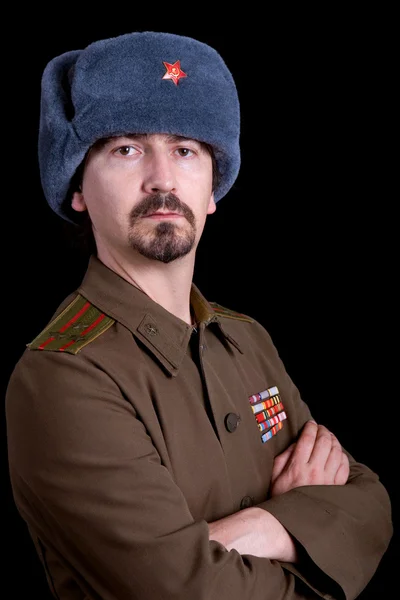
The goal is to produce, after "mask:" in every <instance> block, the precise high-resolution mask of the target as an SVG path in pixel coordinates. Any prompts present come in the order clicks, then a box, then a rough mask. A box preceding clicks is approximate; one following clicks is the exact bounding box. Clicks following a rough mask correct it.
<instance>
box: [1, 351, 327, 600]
mask: <svg viewBox="0 0 400 600" xmlns="http://www.w3.org/2000/svg"><path fill="white" fill-rule="evenodd" d="M6 416H7V435H8V451H9V465H10V473H11V481H12V486H13V493H14V498H15V500H16V504H17V506H18V509H19V511H20V513H21V515H22V517H23V518H24V520H25V521H26V522H27V524H28V526H29V529H30V531H31V532H32V531H34V532H35V535H36V536H37V537H38V539H39V540H40V543H41V544H43V545H44V546H46V547H48V548H50V549H51V550H52V552H53V553H54V554H56V555H57V556H59V557H61V560H62V562H63V564H64V566H65V568H66V569H68V570H69V571H70V572H71V574H72V576H73V578H74V579H75V581H77V582H78V583H79V586H80V587H81V589H82V591H83V593H85V594H86V595H87V597H90V598H101V599H102V600H135V599H138V600H139V599H140V600H161V599H162V600H172V599H174V600H187V599H188V598H190V599H191V600H217V599H218V600H225V599H226V600H228V599H229V600H296V599H298V598H310V599H315V598H318V597H320V595H319V594H318V593H314V592H313V591H312V590H311V589H310V588H309V587H307V586H304V587H303V583H302V582H301V580H300V579H298V578H297V577H295V576H294V575H293V574H292V573H290V571H289V570H287V569H285V568H283V566H282V565H281V564H279V563H278V562H277V561H269V560H267V559H263V558H257V557H254V556H247V555H246V556H241V555H240V554H239V553H237V552H236V551H234V550H232V551H230V552H228V551H227V550H226V549H225V548H224V547H223V546H222V545H221V544H219V543H218V542H214V541H213V542H210V541H209V538H208V525H207V523H206V522H205V521H197V522H196V521H194V519H193V517H192V516H191V514H190V511H189V509H188V506H187V503H186V501H185V498H184V497H183V494H182V492H181V491H180V489H179V488H178V486H177V485H176V484H175V482H174V480H173V477H172V476H171V473H170V472H169V471H168V470H167V469H166V468H165V467H164V466H163V465H162V464H161V461H160V457H159V455H158V453H157V451H156V449H155V447H154V445H153V444H152V441H151V439H150V438H149V436H148V434H147V432H146V429H145V427H144V425H143V423H142V422H141V420H140V416H139V415H137V414H135V411H134V409H133V407H132V406H131V404H129V403H128V402H127V401H126V400H125V399H124V397H123V395H122V393H121V391H120V389H119V388H118V386H117V385H116V383H115V382H114V381H113V380H112V379H111V377H110V376H109V375H107V374H106V373H105V372H104V371H103V370H101V369H100V368H98V367H97V366H96V365H94V364H93V363H90V362H88V361H85V358H84V357H83V356H82V355H76V356H73V355H69V354H66V353H65V354H62V353H55V352H31V351H28V352H27V353H26V354H25V355H24V357H23V360H22V361H20V364H19V365H17V368H16V369H15V370H14V373H13V375H12V377H11V379H10V382H9V386H8V390H7V404H6ZM282 512H283V513H285V510H284V507H283V508H282ZM285 514H286V513H285ZM55 585H56V586H57V582H55Z"/></svg>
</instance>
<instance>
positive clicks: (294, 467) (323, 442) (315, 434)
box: [271, 421, 350, 497]
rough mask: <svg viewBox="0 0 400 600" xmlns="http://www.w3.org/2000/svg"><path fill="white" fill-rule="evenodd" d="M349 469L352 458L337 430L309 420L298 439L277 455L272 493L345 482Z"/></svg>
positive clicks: (276, 493)
mask: <svg viewBox="0 0 400 600" xmlns="http://www.w3.org/2000/svg"><path fill="white" fill-rule="evenodd" d="M349 472H350V466H349V460H348V458H347V456H346V454H345V453H344V452H343V450H342V447H341V445H340V443H339V441H338V440H337V438H336V437H335V436H334V435H333V433H331V432H330V431H329V430H328V429H327V428H326V427H324V426H323V425H317V423H315V421H307V423H306V424H305V426H304V429H303V431H302V432H301V434H300V437H299V439H298V440H297V442H294V443H293V444H291V445H290V446H289V447H288V448H287V449H286V450H285V451H284V452H282V454H279V455H278V456H277V457H276V458H275V461H274V466H273V469H272V478H271V496H272V497H273V496H279V495H280V494H283V493H285V492H288V491H289V490H291V489H293V488H296V487H300V486H303V485H344V484H345V483H346V482H347V479H348V477H349Z"/></svg>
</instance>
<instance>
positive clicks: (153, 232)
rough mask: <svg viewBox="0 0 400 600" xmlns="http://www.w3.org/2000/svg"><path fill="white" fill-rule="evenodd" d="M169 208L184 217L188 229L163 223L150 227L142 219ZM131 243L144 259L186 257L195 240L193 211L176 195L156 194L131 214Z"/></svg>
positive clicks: (167, 222) (170, 260) (171, 259)
mask: <svg viewBox="0 0 400 600" xmlns="http://www.w3.org/2000/svg"><path fill="white" fill-rule="evenodd" d="M160 209H166V210H169V211H171V212H175V213H179V214H181V215H182V216H183V217H184V218H185V219H186V221H187V223H188V225H187V226H182V225H181V224H179V225H178V224H176V223H174V222H171V221H161V222H160V223H157V224H156V225H153V226H150V223H149V222H146V221H143V217H145V216H147V215H150V214H152V213H155V212H157V211H158V210H160ZM129 225H130V228H129V243H130V245H131V247H132V248H133V249H134V250H136V251H137V252H139V253H140V254H141V255H142V256H145V257H146V258H150V259H152V260H158V261H160V262H163V263H170V262H172V261H173V260H177V259H178V258H182V257H183V256H186V255H187V254H188V253H189V252H190V251H191V250H192V248H193V246H194V243H195V239H196V220H195V216H194V213H193V212H192V210H191V209H190V208H189V207H188V206H187V205H186V204H184V203H183V202H181V201H180V200H179V198H178V197H177V196H175V194H172V193H170V194H166V195H163V194H153V195H152V196H148V197H147V198H145V199H144V200H142V202H140V203H139V204H138V205H137V206H136V207H135V208H134V209H133V210H132V211H131V213H130V215H129Z"/></svg>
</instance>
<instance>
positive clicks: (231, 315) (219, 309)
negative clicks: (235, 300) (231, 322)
mask: <svg viewBox="0 0 400 600" xmlns="http://www.w3.org/2000/svg"><path fill="white" fill-rule="evenodd" d="M210 305H211V306H212V308H213V310H214V312H215V314H217V315H218V316H219V317H226V318H228V319H236V320H237V321H246V322H247V323H254V319H252V318H251V317H249V316H248V315H243V314H242V313H238V312H236V311H234V310H231V309H230V308H226V307H225V306H221V304H217V302H210Z"/></svg>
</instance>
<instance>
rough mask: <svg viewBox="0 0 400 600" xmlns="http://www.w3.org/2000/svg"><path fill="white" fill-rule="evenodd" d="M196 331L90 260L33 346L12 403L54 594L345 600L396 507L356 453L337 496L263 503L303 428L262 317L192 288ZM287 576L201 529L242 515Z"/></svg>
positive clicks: (20, 477) (34, 532) (96, 598)
mask: <svg viewBox="0 0 400 600" xmlns="http://www.w3.org/2000/svg"><path fill="white" fill-rule="evenodd" d="M191 306H192V309H193V311H194V313H195V318H196V321H197V325H196V327H195V328H194V327H192V326H189V325H188V324H186V323H185V322H183V321H182V320H181V319H179V318H177V317H176V316H174V315H173V314H171V313H170V312H168V311H167V310H165V309H164V308H163V307H161V306H160V305H158V304H157V303H155V302H154V301H152V300H151V299H150V298H149V297H148V296H147V295H145V294H144V293H143V292H141V291H140V290H138V289H137V288H136V287H134V286H132V285H131V284H129V283H128V282H127V281H125V280H124V279H122V278H121V277H119V276H118V275H117V274H116V273H114V272H113V271H111V270H110V269H108V268H107V267H106V266H105V265H104V264H102V263H101V262H100V261H99V260H98V259H97V258H96V257H92V258H91V260H90V263H89V267H88V270H87V272H86V274H85V277H84V279H83V282H82V284H81V286H80V287H79V289H78V290H76V291H75V292H74V293H73V294H72V295H71V296H69V297H68V298H67V299H66V300H65V302H63V304H62V306H60V307H59V309H58V310H57V311H56V313H55V314H54V316H53V318H52V320H51V322H50V323H49V325H48V327H46V329H45V330H44V331H43V332H42V333H41V334H40V335H39V336H38V337H37V338H36V339H35V340H34V341H33V342H32V343H31V344H30V345H29V346H28V348H27V349H26V350H25V352H24V353H23V355H22V357H21V358H20V360H19V362H18V363H17V365H16V367H15V369H14V372H13V373H12V376H11V379H10V382H9V385H8V390H7V398H6V417H7V436H8V452H9V465H10V474H11V482H12V488H13V493H14V498H15V502H16V505H17V507H18V510H19V512H20V514H21V516H22V518H23V519H24V520H25V521H26V523H27V525H28V528H29V532H30V534H31V536H32V539H33V541H34V543H35V545H36V549H37V551H38V553H39V556H40V558H41V560H42V562H43V565H44V568H45V569H46V573H47V578H48V583H49V586H50V589H51V590H52V592H53V594H54V596H55V597H56V598H60V599H62V600H64V599H65V600H78V599H79V600H82V599H91V600H292V599H297V598H313V599H315V598H320V597H322V598H337V599H343V598H345V599H347V600H349V599H352V598H355V597H356V596H357V595H358V594H359V593H360V591H361V590H362V589H363V588H364V587H365V585H366V584H367V583H368V581H369V580H370V578H371V577H372V575H373V573H374V572H375V570H376V568H377V565H378V563H379V561H380V559H381V557H382V555H383V554H384V552H385V551H386V548H387V546H388V543H389V540H390V537H391V534H392V525H391V515H390V503H389V498H388V495H387V492H386V490H385V488H384V487H383V486H382V484H381V482H380V481H379V479H378V476H377V475H376V474H375V473H374V472H372V471H371V470H370V469H369V468H368V467H367V466H365V465H363V464H360V463H357V462H356V461H355V460H354V459H353V458H352V457H350V460H351V471H350V477H349V481H348V483H347V484H346V485H344V486H304V487H299V488H296V489H292V490H291V491H289V492H287V493H284V494H282V495H280V496H275V497H272V498H271V497H270V496H269V485H270V478H271V470H272V466H273V461H274V457H275V456H276V455H277V454H279V453H281V452H283V450H285V449H286V448H287V447H288V445H290V444H291V443H292V442H293V441H295V440H296V438H297V436H298V433H299V431H300V430H301V428H302V427H303V426H304V424H305V422H306V421H307V420H308V419H310V418H312V417H311V414H310V411H309V409H308V407H307V405H306V404H305V403H304V402H303V401H302V399H301V398H300V394H299V391H298V389H297V388H296V386H295V385H294V383H293V382H292V381H291V379H290V377H289V375H288V374H287V372H286V370H285V368H284V365H283V363H282V361H281V359H280V357H279V355H278V352H277V350H276V348H275V347H274V345H273V343H272V341H271V338H270V336H269V335H268V333H267V331H266V330H265V329H264V328H263V326H262V325H261V324H260V323H258V322H257V321H255V320H253V319H251V318H249V317H247V316H245V315H240V314H237V313H234V312H232V311H229V310H225V309H223V308H221V307H219V306H218V305H215V304H214V305H213V304H210V303H208V302H207V301H206V300H205V298H204V297H203V296H202V295H201V293H200V292H199V290H198V289H197V288H196V286H194V285H193V287H192V293H191ZM252 505H253V506H258V507H261V508H263V509H265V510H267V511H269V512H270V513H272V514H273V515H274V516H275V517H276V518H277V519H278V520H279V521H280V522H281V523H282V524H283V525H284V527H285V528H286V529H287V530H288V531H289V532H290V534H291V535H292V536H293V537H294V539H295V540H296V541H297V543H298V545H299V548H300V549H301V552H300V560H299V562H298V563H297V564H296V565H292V564H289V563H281V562H279V561H275V560H272V561H270V560H267V559H265V558H259V557H255V556H252V555H240V554H239V553H238V552H237V551H235V550H231V551H228V550H227V549H226V548H225V547H223V545H222V544H220V543H218V542H215V541H211V542H210V541H209V534H208V525H207V523H208V522H212V521H215V520H217V519H219V518H222V517H225V516H227V515H230V514H232V513H236V512H237V511H240V510H241V509H243V508H245V507H248V506H252Z"/></svg>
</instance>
